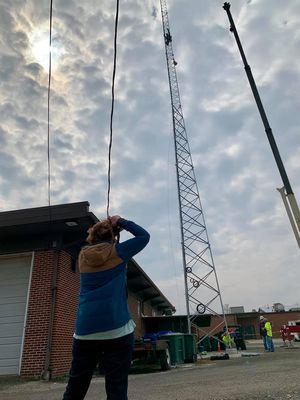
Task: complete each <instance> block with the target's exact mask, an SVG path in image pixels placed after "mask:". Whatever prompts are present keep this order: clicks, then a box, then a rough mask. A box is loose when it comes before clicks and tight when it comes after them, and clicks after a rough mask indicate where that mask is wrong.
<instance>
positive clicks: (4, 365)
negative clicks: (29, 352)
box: [0, 256, 31, 375]
mask: <svg viewBox="0 0 300 400" xmlns="http://www.w3.org/2000/svg"><path fill="white" fill-rule="evenodd" d="M30 265H31V256H30V257H27V256H20V257H10V258H0V375H9V374H18V373H19V364H20V356H21V347H22V338H23V331H24V320H25V311H26V301H27V293H28V284H29V279H30Z"/></svg>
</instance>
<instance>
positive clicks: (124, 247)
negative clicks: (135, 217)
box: [116, 218, 150, 262]
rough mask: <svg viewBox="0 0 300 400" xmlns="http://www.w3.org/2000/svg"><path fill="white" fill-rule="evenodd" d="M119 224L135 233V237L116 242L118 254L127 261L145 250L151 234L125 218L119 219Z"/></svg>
mask: <svg viewBox="0 0 300 400" xmlns="http://www.w3.org/2000/svg"><path fill="white" fill-rule="evenodd" d="M117 226H118V227H120V228H122V229H125V230H126V231H128V232H130V233H131V234H132V235H134V238H132V239H128V240H125V242H122V243H117V244H116V251H117V253H118V256H119V257H120V258H122V260H124V261H126V262H127V261H129V260H130V259H131V258H132V257H133V256H135V255H136V254H137V253H139V252H140V251H141V250H143V248H144V247H145V246H146V245H147V243H148V242H149V240H150V234H149V233H148V232H147V231H146V230H145V229H143V228H142V227H141V226H139V225H137V224H135V223H134V222H132V221H127V220H126V219H123V218H119V219H118V221H117Z"/></svg>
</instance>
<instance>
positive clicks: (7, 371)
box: [0, 365, 19, 375]
mask: <svg viewBox="0 0 300 400" xmlns="http://www.w3.org/2000/svg"><path fill="white" fill-rule="evenodd" d="M18 374H19V366H18V365H13V366H6V365H4V366H3V367H0V375H18Z"/></svg>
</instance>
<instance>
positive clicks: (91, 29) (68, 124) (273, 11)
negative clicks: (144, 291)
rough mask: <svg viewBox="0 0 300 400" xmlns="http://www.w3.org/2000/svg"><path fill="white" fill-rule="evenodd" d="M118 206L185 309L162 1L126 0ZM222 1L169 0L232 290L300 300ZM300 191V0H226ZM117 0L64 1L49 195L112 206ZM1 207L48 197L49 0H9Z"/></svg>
mask: <svg viewBox="0 0 300 400" xmlns="http://www.w3.org/2000/svg"><path fill="white" fill-rule="evenodd" d="M120 3H121V4H120V21H119V36H118V62H117V77H116V104H115V107H116V108H115V119H114V143H113V154H112V157H113V164H112V192H111V201H112V204H111V213H112V214H120V215H122V216H124V217H125V218H128V219H132V220H134V221H136V222H137V223H139V224H140V225H142V226H144V227H145V228H146V229H148V230H149V231H150V233H151V236H152V239H151V243H150V244H149V245H148V247H147V248H146V249H145V250H144V251H143V252H142V253H141V254H139V255H138V256H136V260H137V261H138V262H139V264H140V265H141V266H142V268H143V269H144V270H145V271H146V273H147V274H148V275H149V276H150V277H151V278H152V279H153V280H154V282H155V283H156V284H157V285H158V286H159V287H160V289H161V290H162V291H163V292H164V293H165V295H166V296H167V297H168V298H169V299H170V301H171V302H172V303H173V304H174V305H175V306H176V307H177V309H178V311H179V312H183V311H184V303H185V301H184V295H183V278H182V277H183V275H182V261H181V246H180V235H179V218H178V203H177V193H176V175H175V167H174V145H173V138H172V118H171V108H170V94H169V87H168V80H167V79H168V78H167V70H166V60H165V54H164V42H163V37H162V27H161V15H160V5H159V1H157V0H155V1H154V0H153V1H152V0H121V1H120ZM222 4H223V1H220V0H173V1H169V19H170V27H171V33H172V36H173V49H174V53H175V59H176V61H177V62H178V65H177V74H178V80H179V86H180V90H181V100H182V107H183V111H184V115H185V122H186V127H187V132H188V136H189V140H190V147H191V151H192V156H193V161H194V166H195V172H196V176H197V181H198V187H199V191H200V196H201V201H202V205H203V209H204V214H205V218H206V223H207V229H208V233H209V237H210V242H211V248H212V251H213V254H214V260H215V265H216V269H217V273H218V277H219V281H220V286H221V290H222V295H223V301H224V303H225V304H229V305H230V306H237V305H244V306H245V308H246V310H251V309H252V308H258V307H259V306H261V307H263V308H264V307H266V306H267V305H271V304H273V303H274V302H282V303H283V304H285V305H287V306H292V305H296V304H297V303H300V295H299V281H300V268H299V267H300V265H299V249H298V247H297V244H296V241H295V238H294V236H293V233H292V230H291V227H290V225H289V221H288V218H287V215H286V212H285V209H284V206H283V203H282V200H281V197H280V195H279V193H278V192H277V191H276V188H277V187H281V186H282V182H281V178H280V176H279V173H278V170H277V167H276V164H275V161H274V159H273V156H272V153H271V149H270V146H269V144H268V141H267V139H266V135H265V132H264V129H263V126H262V123H261V120H260V117H259V114H258V111H257V109H256V106H255V103H254V100H253V97H252V93H251V90H250V87H249V84H248V81H247V78H246V75H245V72H244V69H243V65H242V62H241V59H240V56H239V53H238V50H237V47H236V43H235V40H234V37H233V35H232V34H231V33H230V32H229V29H228V28H229V23H228V19H227V15H226V13H225V11H224V10H223V8H222ZM231 5H232V7H231V11H232V14H233V17H234V19H235V23H236V25H237V29H238V31H239V34H240V38H241V41H242V43H243V45H244V50H245V52H246V56H247V58H248V62H249V64H250V65H251V67H252V71H253V74H254V77H255V79H256V82H257V85H258V87H259V91H260V93H261V97H262V101H263V103H264V106H265V109H266V112H267V115H268V117H269V122H270V125H271V127H272V129H273V132H274V135H275V138H276V141H277V144H278V147H279V149H280V152H281V156H282V159H283V161H284V164H285V167H286V170H287V173H288V176H289V178H290V182H291V185H292V187H293V190H294V193H295V195H296V197H297V198H298V201H299V202H300V182H299V175H300V156H299V154H300V129H299V128H300V112H299V110H300V99H299V90H300V2H299V0H276V1H274V0H252V1H251V0H248V1H247V0H232V1H231ZM114 7H115V2H114V1H111V0H101V1H95V0H85V1H84V2H77V1H75V0H54V9H53V75H52V92H51V163H52V188H53V190H52V203H53V204H61V203H68V202H76V201H85V200H87V201H89V202H90V205H91V207H90V208H91V210H92V211H93V212H94V213H95V214H97V216H98V217H99V218H101V217H103V216H105V208H106V185H107V183H106V179H107V176H106V174H107V143H108V136H109V113H110V102H111V93H110V85H111V75H112V61H113V47H112V46H113V27H114V12H115V9H114ZM0 27H1V28H0V99H1V101H0V116H1V117H0V210H1V211H8V210H14V209H18V208H29V207H38V206H44V205H46V204H47V84H48V66H47V60H48V47H47V46H48V40H49V39H48V32H49V30H48V29H49V1H45V0H27V1H21V0H0Z"/></svg>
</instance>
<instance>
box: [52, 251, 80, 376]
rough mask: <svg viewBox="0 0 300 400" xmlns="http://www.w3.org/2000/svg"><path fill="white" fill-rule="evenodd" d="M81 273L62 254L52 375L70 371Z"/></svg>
mask: <svg viewBox="0 0 300 400" xmlns="http://www.w3.org/2000/svg"><path fill="white" fill-rule="evenodd" d="M79 286H80V279H79V273H75V272H74V271H72V269H71V257H70V255H69V254H67V253H65V252H63V251H62V252H61V253H60V256H59V262H58V275H57V292H56V301H55V318H54V324H53V334H52V350H51V362H50V368H51V375H52V376H58V375H63V374H65V373H66V372H68V371H69V369H70V364H71V358H72V353H71V351H72V350H71V349H72V343H73V333H74V330H75V321H76V311H77V305H78V292H79Z"/></svg>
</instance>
